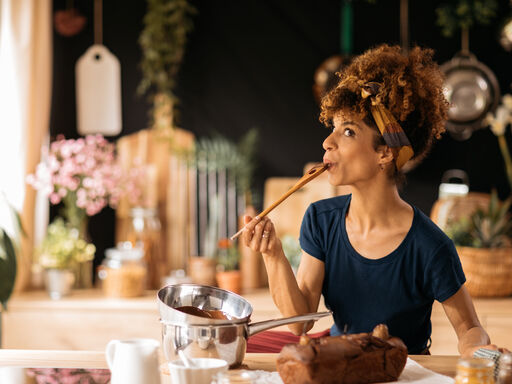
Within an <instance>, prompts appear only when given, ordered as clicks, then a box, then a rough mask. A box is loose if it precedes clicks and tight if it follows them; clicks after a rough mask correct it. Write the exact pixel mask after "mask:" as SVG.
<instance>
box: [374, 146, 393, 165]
mask: <svg viewBox="0 0 512 384" xmlns="http://www.w3.org/2000/svg"><path fill="white" fill-rule="evenodd" d="M377 152H378V153H379V164H380V165H382V166H386V165H388V164H389V163H392V162H393V160H394V158H395V156H394V155H393V151H392V150H391V148H389V147H388V146H387V145H381V146H380V147H379V149H378V150H377Z"/></svg>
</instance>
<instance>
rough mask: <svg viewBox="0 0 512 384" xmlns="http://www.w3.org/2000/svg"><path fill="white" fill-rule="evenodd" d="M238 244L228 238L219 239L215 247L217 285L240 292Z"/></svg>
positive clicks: (240, 277) (240, 278)
mask: <svg viewBox="0 0 512 384" xmlns="http://www.w3.org/2000/svg"><path fill="white" fill-rule="evenodd" d="M239 266H240V253H239V252H238V246H237V245H236V244H235V243H234V242H232V241H231V240H229V239H220V240H219V243H218V248H217V275H216V278H217V285H218V286H219V288H222V289H225V290H227V291H231V292H234V293H238V294H239V293H240V292H241V290H242V276H241V273H240V270H239Z"/></svg>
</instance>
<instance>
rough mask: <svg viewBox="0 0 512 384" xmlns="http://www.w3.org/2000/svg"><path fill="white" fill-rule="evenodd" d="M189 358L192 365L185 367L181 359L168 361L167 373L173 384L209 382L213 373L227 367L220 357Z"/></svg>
mask: <svg viewBox="0 0 512 384" xmlns="http://www.w3.org/2000/svg"><path fill="white" fill-rule="evenodd" d="M190 360H191V361H192V363H193V364H194V367H190V368H189V367H185V365H184V364H183V361H181V360H173V361H171V362H170V363H169V365H168V367H169V374H170V376H171V382H172V383H173V384H210V383H211V381H212V377H213V375H215V374H216V373H217V372H222V371H227V369H228V363H227V361H225V360H221V359H211V358H206V357H196V358H190Z"/></svg>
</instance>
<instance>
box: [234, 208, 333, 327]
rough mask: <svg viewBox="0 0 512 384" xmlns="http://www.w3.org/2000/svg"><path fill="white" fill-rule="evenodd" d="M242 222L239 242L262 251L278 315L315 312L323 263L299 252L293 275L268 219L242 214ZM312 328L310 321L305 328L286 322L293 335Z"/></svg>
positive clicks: (319, 293) (320, 288)
mask: <svg viewBox="0 0 512 384" xmlns="http://www.w3.org/2000/svg"><path fill="white" fill-rule="evenodd" d="M245 222H246V230H245V231H244V233H243V234H242V241H243V243H244V244H245V245H246V246H248V247H250V248H251V249H252V250H254V251H257V252H261V253H262V255H263V261H264V262H265V268H266V269H267V274H268V280H269V288H270V293H271V294H272V299H273V300H274V303H275V304H276V306H277V307H278V308H279V311H280V312H281V314H282V315H283V316H286V317H287V316H294V315H301V314H304V313H309V312H316V310H317V308H318V303H319V301H320V295H321V293H322V283H323V279H324V263H323V262H322V261H320V260H318V259H316V258H314V257H313V256H310V255H308V254H307V253H305V252H303V254H302V259H301V262H300V266H299V270H298V272H297V278H295V275H294V274H293V270H292V268H291V266H290V263H289V262H288V259H287V258H286V256H285V255H284V252H283V248H282V246H281V241H280V240H279V238H278V237H277V235H276V231H275V229H274V225H273V224H272V222H271V221H270V219H268V218H266V217H265V218H263V219H261V220H260V219H258V218H255V219H252V220H251V218H250V217H248V216H246V217H245ZM312 327H313V323H312V322H311V323H309V324H308V325H307V326H306V328H305V329H304V325H303V324H302V323H296V324H291V325H289V328H290V330H291V331H292V332H293V333H295V334H297V335H299V334H301V333H303V332H304V330H306V331H308V330H309V329H311V328H312Z"/></svg>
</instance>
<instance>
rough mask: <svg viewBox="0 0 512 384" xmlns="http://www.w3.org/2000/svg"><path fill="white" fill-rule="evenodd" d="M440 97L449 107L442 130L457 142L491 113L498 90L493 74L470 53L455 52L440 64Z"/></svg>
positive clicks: (497, 99)
mask: <svg viewBox="0 0 512 384" xmlns="http://www.w3.org/2000/svg"><path fill="white" fill-rule="evenodd" d="M441 70H442V71H443V72H444V73H445V84H444V94H445V97H446V99H447V100H448V102H449V103H450V108H449V110H448V121H447V124H446V129H447V130H448V132H450V134H451V135H452V136H453V137H454V138H456V139H459V140H465V139H467V138H469V137H470V136H471V134H472V132H473V131H474V130H477V129H480V128H482V120H483V119H484V118H485V116H486V115H487V113H488V112H491V111H494V110H495V109H496V107H497V105H498V102H499V98H500V89H499V84H498V81H497V80H496V76H495V75H494V73H493V72H492V71H491V70H490V69H489V68H488V67H487V66H486V65H485V64H483V63H481V62H479V61H478V60H477V59H476V58H475V57H474V55H472V54H470V53H458V54H457V55H456V56H455V57H454V58H453V59H452V60H450V61H449V62H447V63H445V64H443V65H442V66H441Z"/></svg>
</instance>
